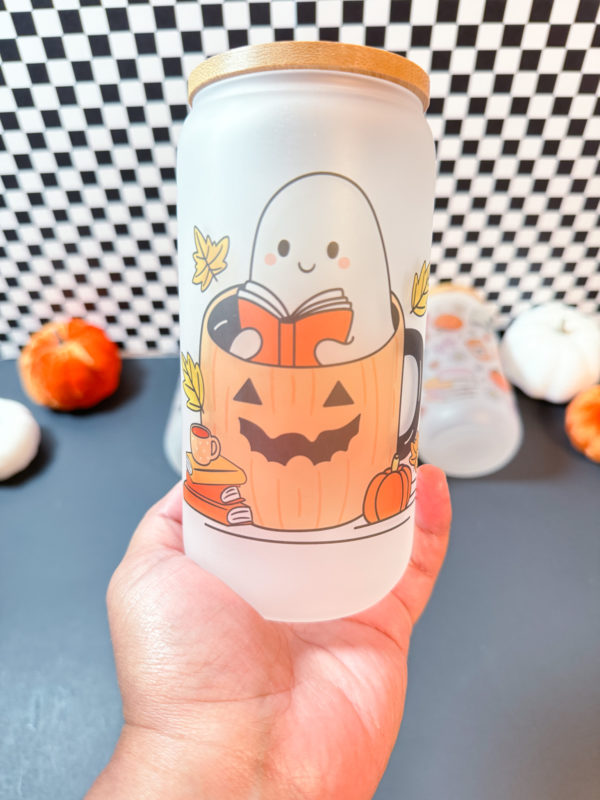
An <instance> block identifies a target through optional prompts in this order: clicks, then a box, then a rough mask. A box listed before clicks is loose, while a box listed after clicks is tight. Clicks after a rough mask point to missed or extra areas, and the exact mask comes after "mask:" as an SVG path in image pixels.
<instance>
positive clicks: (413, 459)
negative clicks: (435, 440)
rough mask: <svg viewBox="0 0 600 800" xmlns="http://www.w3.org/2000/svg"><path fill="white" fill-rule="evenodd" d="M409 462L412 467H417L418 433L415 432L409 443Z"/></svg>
mask: <svg viewBox="0 0 600 800" xmlns="http://www.w3.org/2000/svg"><path fill="white" fill-rule="evenodd" d="M408 460H409V462H410V464H411V466H412V467H413V469H416V468H417V465H418V463H419V434H418V433H417V435H416V437H415V439H414V440H413V441H412V442H411V443H410V457H409V459H408Z"/></svg>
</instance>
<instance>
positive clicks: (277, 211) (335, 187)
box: [250, 173, 389, 312]
mask: <svg viewBox="0 0 600 800" xmlns="http://www.w3.org/2000/svg"><path fill="white" fill-rule="evenodd" d="M375 265H377V266H375ZM368 273H371V275H372V276H373V278H374V279H375V282H378V283H380V284H382V286H381V289H382V291H383V293H384V294H383V297H384V299H385V297H386V296H387V293H389V279H388V276H387V263H386V257H385V250H384V246H383V240H382V237H381V233H380V230H379V226H378V224H377V220H376V217H375V214H374V212H373V209H372V207H371V205H370V203H369V201H368V199H367V197H366V196H365V194H364V193H363V192H362V191H361V190H360V189H359V188H358V186H357V185H356V184H354V183H353V182H352V181H350V180H348V179H347V178H344V177H342V176H340V175H335V174H333V173H312V174H309V175H304V176H302V177H300V178H297V179H295V180H293V181H291V182H290V183H288V184H286V185H285V186H284V187H283V188H281V189H280V190H279V191H278V192H277V193H276V194H275V195H274V196H273V197H272V198H271V200H270V201H269V203H268V204H267V206H266V207H265V209H264V211H263V213H262V215H261V217H260V220H259V223H258V227H257V231H256V237H255V241H254V248H253V253H252V266H251V276H250V277H251V278H252V280H253V281H256V282H258V283H261V284H263V285H264V286H267V287H268V288H269V289H270V290H271V291H273V292H274V293H275V294H276V295H277V296H278V297H279V298H280V299H281V300H282V301H283V303H284V304H285V306H286V307H287V309H288V311H290V312H291V311H293V310H294V309H295V308H297V307H298V305H300V304H301V303H302V302H304V301H305V300H307V299H308V298H309V297H311V296H312V295H314V294H317V293H318V292H322V291H325V290H327V289H333V288H338V287H339V288H342V289H343V291H344V293H345V294H346V296H347V297H348V299H349V300H350V301H351V302H353V301H354V299H355V298H356V297H357V295H359V294H360V293H361V292H364V291H365V285H364V284H365V275H366V274H368ZM366 290H367V292H368V291H369V287H367V288H366Z"/></svg>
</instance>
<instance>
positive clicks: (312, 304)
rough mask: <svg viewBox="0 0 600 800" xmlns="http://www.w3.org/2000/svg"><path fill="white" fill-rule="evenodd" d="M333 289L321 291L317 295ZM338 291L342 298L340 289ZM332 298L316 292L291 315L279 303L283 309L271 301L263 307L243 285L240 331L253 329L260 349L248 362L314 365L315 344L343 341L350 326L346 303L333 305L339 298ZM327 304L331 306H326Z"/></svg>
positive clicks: (329, 293)
mask: <svg viewBox="0 0 600 800" xmlns="http://www.w3.org/2000/svg"><path fill="white" fill-rule="evenodd" d="M242 292H243V294H242ZM263 292H264V289H263ZM335 292H336V290H333V291H329V292H322V293H321V295H331V294H334V293H335ZM339 294H340V295H341V297H342V298H343V295H342V293H341V290H339ZM334 297H335V299H332V300H328V298H327V297H325V298H319V295H316V296H315V297H311V298H309V300H308V301H306V302H305V303H303V304H302V305H301V306H300V307H299V308H297V309H296V310H295V311H294V312H293V314H287V313H286V311H287V310H286V309H285V308H284V307H283V306H282V309H283V310H280V309H278V308H277V307H276V306H275V305H274V304H273V305H271V306H270V307H269V308H267V307H265V301H264V300H263V298H262V296H261V295H259V294H255V295H254V297H252V296H251V294H250V291H249V285H248V284H246V286H245V287H244V289H243V290H240V292H239V293H238V311H239V317H240V326H241V328H242V330H244V329H246V328H250V329H253V330H255V331H257V332H258V334H259V335H260V338H261V347H260V350H259V351H258V352H257V353H256V355H254V356H252V361H255V362H257V363H259V364H273V365H278V366H282V367H316V366H318V363H319V362H318V361H317V357H316V353H315V351H316V348H317V345H318V344H319V343H320V342H322V341H324V340H326V339H331V340H333V341H336V342H340V343H343V342H345V341H346V339H347V338H348V333H349V331H350V326H351V325H352V308H351V307H350V304H349V303H348V305H347V307H344V308H339V307H335V305H336V304H337V303H339V300H338V297H337V295H334ZM343 299H345V298H343ZM331 305H333V306H334V307H333V308H330V307H328V306H331Z"/></svg>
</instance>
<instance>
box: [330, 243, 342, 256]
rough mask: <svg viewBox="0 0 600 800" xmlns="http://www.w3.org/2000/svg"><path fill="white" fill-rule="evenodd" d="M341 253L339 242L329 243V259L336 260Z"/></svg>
mask: <svg viewBox="0 0 600 800" xmlns="http://www.w3.org/2000/svg"><path fill="white" fill-rule="evenodd" d="M339 252H340V246H339V244H338V243H337V242H329V244H328V245H327V255H328V256H329V258H335V257H336V256H337V254H338V253H339Z"/></svg>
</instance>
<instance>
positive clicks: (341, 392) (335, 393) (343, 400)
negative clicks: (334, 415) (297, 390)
mask: <svg viewBox="0 0 600 800" xmlns="http://www.w3.org/2000/svg"><path fill="white" fill-rule="evenodd" d="M353 403H354V400H353V399H352V398H351V397H350V395H349V394H348V392H347V391H346V390H345V389H344V387H343V386H342V384H341V383H340V382H339V381H338V382H337V383H336V384H335V386H334V387H333V389H332V390H331V392H329V397H328V398H327V400H325V402H324V403H323V405H324V406H351V405H352V404H353Z"/></svg>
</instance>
